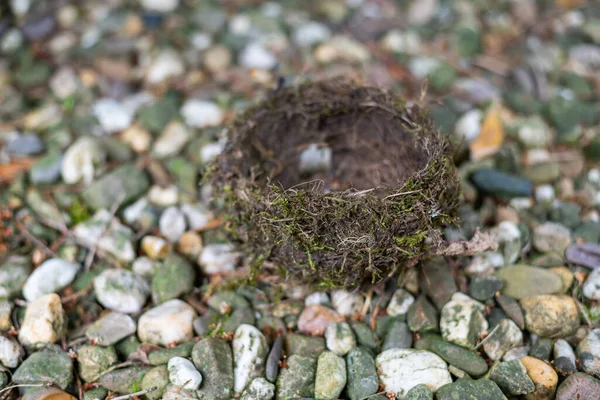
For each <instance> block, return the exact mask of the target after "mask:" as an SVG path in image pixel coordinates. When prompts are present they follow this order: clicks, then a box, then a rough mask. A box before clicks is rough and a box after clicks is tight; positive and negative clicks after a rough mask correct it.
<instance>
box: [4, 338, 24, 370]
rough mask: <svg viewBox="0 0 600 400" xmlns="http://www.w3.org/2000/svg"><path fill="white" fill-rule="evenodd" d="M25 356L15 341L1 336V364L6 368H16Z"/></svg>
mask: <svg viewBox="0 0 600 400" xmlns="http://www.w3.org/2000/svg"><path fill="white" fill-rule="evenodd" d="M24 355H25V352H24V351H23V348H22V347H21V346H20V345H19V343H17V342H16V341H14V340H10V339H8V338H7V337H5V336H0V363H2V365H3V366H5V367H6V368H16V367H17V366H18V365H19V363H20V361H21V358H22V357H23V356H24Z"/></svg>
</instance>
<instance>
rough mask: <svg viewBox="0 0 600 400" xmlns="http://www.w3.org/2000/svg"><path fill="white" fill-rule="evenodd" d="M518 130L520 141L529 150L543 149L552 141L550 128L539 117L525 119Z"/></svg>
mask: <svg viewBox="0 0 600 400" xmlns="http://www.w3.org/2000/svg"><path fill="white" fill-rule="evenodd" d="M518 129H519V131H518V138H519V141H520V142H521V143H522V144H523V145H525V147H527V148H543V147H546V146H547V145H548V144H550V142H551V141H552V135H551V131H550V127H549V126H548V124H546V122H544V120H543V119H542V118H541V117H540V116H538V115H534V116H532V117H529V118H526V119H524V120H523V121H522V122H521V123H520V126H519V128H518Z"/></svg>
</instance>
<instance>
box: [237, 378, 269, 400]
mask: <svg viewBox="0 0 600 400" xmlns="http://www.w3.org/2000/svg"><path fill="white" fill-rule="evenodd" d="M274 396H275V385H273V384H272V383H271V382H269V381H268V380H266V379H265V378H254V379H253V380H252V382H250V385H248V387H247V388H246V390H244V393H242V397H240V400H271V399H272V398H273V397H274Z"/></svg>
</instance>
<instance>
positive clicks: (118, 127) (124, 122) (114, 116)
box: [92, 99, 133, 134]
mask: <svg viewBox="0 0 600 400" xmlns="http://www.w3.org/2000/svg"><path fill="white" fill-rule="evenodd" d="M92 112H93V113H94V116H95V117H96V118H97V119H98V122H100V125H101V126H102V129H104V131H105V132H106V133H108V134H112V133H116V132H120V131H122V130H125V129H127V128H128V127H129V125H131V122H132V121H133V116H132V114H131V113H130V112H129V110H127V109H126V108H125V107H124V106H123V104H121V103H120V102H118V101H117V100H115V99H99V100H97V101H96V102H95V103H94V105H93V106H92Z"/></svg>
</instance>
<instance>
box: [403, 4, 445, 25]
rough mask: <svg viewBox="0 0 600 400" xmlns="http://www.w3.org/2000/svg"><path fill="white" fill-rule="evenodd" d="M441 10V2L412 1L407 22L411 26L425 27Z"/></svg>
mask: <svg viewBox="0 0 600 400" xmlns="http://www.w3.org/2000/svg"><path fill="white" fill-rule="evenodd" d="M439 8H440V3H439V0H422V1H412V2H410V5H409V7H408V14H407V20H408V21H410V23H411V25H425V24H427V23H428V22H429V21H431V19H432V18H433V17H434V16H435V14H436V12H438V10H439Z"/></svg>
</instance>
